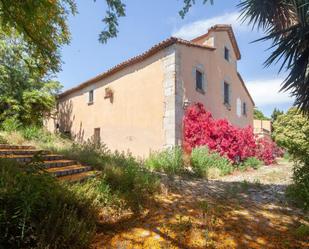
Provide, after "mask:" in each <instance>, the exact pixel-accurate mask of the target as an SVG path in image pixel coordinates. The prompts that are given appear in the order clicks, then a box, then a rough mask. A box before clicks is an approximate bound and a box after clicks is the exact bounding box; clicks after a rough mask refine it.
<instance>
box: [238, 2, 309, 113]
mask: <svg viewBox="0 0 309 249" xmlns="http://www.w3.org/2000/svg"><path fill="white" fill-rule="evenodd" d="M238 6H239V7H240V8H241V11H242V14H241V18H242V20H243V21H245V20H247V21H248V22H249V23H250V24H252V25H253V27H257V28H261V29H263V30H264V32H265V33H266V36H265V37H262V38H260V39H258V40H256V41H266V40H271V41H272V45H271V47H270V48H269V49H271V50H272V53H271V55H270V56H269V58H268V59H267V60H266V61H265V66H267V67H268V66H270V65H272V64H275V63H278V62H280V63H282V64H281V67H280V69H279V72H280V71H282V70H283V69H285V70H287V71H289V74H288V76H287V78H286V79H285V80H284V82H283V83H282V88H281V91H290V93H291V95H292V96H294V97H295V105H296V106H297V107H299V108H300V109H301V110H302V111H303V112H305V113H307V114H309V1H308V0H245V1H243V2H241V3H240V4H239V5H238Z"/></svg>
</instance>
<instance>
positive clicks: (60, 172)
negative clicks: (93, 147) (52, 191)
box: [45, 164, 91, 177]
mask: <svg viewBox="0 0 309 249" xmlns="http://www.w3.org/2000/svg"><path fill="white" fill-rule="evenodd" d="M90 170H91V167H89V166H82V165H78V164H77V165H70V166H66V167H55V168H48V169H46V170H45V171H46V172H48V173H51V174H52V175H54V176H56V177H60V176H68V175H74V174H78V173H82V172H86V171H90Z"/></svg>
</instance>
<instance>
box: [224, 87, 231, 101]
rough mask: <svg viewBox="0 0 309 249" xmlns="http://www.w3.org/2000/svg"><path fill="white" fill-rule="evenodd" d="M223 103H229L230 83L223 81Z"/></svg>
mask: <svg viewBox="0 0 309 249" xmlns="http://www.w3.org/2000/svg"><path fill="white" fill-rule="evenodd" d="M224 104H228V105H230V84H228V83H226V82H224Z"/></svg>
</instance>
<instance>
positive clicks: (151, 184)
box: [103, 155, 160, 213]
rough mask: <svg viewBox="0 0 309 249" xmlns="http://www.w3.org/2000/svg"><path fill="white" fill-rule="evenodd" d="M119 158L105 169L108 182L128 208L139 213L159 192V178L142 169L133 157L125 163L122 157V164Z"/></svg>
mask: <svg viewBox="0 0 309 249" xmlns="http://www.w3.org/2000/svg"><path fill="white" fill-rule="evenodd" d="M117 157H119V155H118V156H116V158H112V159H111V162H110V164H108V165H106V166H105V167H104V169H103V172H104V174H105V177H106V181H107V182H108V184H109V185H110V186H111V189H112V190H113V191H115V192H117V193H119V194H120V196H121V197H123V198H124V199H125V202H126V205H127V207H129V208H131V209H132V211H134V212H137V213H138V212H139V211H140V209H141V207H142V206H143V204H144V203H145V202H146V201H147V200H148V198H149V197H151V196H152V195H153V194H154V193H155V192H157V191H159V186H160V185H159V184H160V181H159V178H158V177H157V176H155V175H153V174H152V173H150V172H148V171H146V170H145V169H142V168H141V167H140V164H138V163H137V162H136V160H135V159H134V158H133V157H130V156H128V157H127V160H126V161H124V158H123V155H122V156H121V162H122V164H117V161H118V160H119V158H117Z"/></svg>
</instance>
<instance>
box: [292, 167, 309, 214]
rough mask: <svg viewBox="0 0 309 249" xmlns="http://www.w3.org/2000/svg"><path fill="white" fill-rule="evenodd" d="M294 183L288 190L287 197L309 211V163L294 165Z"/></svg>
mask: <svg viewBox="0 0 309 249" xmlns="http://www.w3.org/2000/svg"><path fill="white" fill-rule="evenodd" d="M293 182H294V183H293V184H292V185H290V186H289V187H288V189H287V196H288V197H289V198H290V199H291V200H292V201H294V202H295V204H296V205H297V206H299V207H302V208H303V209H305V210H309V163H308V164H305V165H302V164H295V165H294V174H293Z"/></svg>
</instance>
